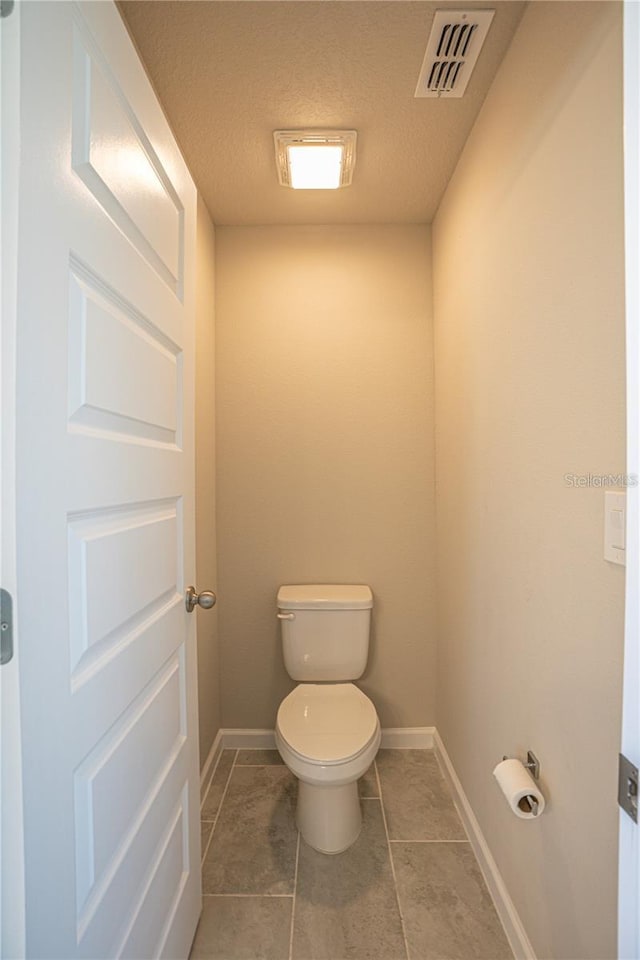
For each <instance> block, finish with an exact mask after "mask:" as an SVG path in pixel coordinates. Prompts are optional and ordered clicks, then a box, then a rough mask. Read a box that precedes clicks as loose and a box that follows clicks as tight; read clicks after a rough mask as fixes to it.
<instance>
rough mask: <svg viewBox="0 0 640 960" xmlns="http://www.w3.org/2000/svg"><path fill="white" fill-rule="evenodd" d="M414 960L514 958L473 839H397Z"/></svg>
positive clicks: (402, 901)
mask: <svg viewBox="0 0 640 960" xmlns="http://www.w3.org/2000/svg"><path fill="white" fill-rule="evenodd" d="M391 851H392V856H393V862H394V866H395V872H396V880H397V884H398V896H399V899H400V907H401V909H402V916H403V918H404V926H405V932H406V935H407V943H408V945H409V956H410V957H411V958H412V960H417V958H419V960H507V958H508V960H512V957H513V954H512V953H511V949H510V948H509V944H508V943H507V939H506V937H505V934H504V931H503V929H502V925H501V923H500V921H499V919H498V915H497V913H496V911H495V907H494V906H493V903H492V900H491V897H490V896H489V891H488V890H487V888H486V885H485V882H484V880H483V877H482V874H481V873H480V868H479V867H478V864H477V862H476V858H475V856H474V854H473V850H472V849H471V847H470V845H469V844H468V843H393V844H391Z"/></svg>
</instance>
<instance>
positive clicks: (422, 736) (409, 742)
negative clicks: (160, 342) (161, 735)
mask: <svg viewBox="0 0 640 960" xmlns="http://www.w3.org/2000/svg"><path fill="white" fill-rule="evenodd" d="M220 733H221V734H222V745H223V747H225V748H226V749H227V750H229V749H232V750H260V749H262V750H274V749H275V745H276V740H275V731H274V730H252V729H250V728H246V729H243V728H242V727H228V728H227V729H226V730H221V731H220ZM434 733H435V727H387V728H386V729H384V730H383V731H382V744H381V746H383V747H384V748H386V749H394V750H411V749H413V750H430V749H431V748H432V747H433V735H434Z"/></svg>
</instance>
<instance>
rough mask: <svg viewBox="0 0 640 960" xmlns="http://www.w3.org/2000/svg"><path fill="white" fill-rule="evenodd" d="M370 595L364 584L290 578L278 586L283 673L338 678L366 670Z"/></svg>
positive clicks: (295, 677) (354, 676) (302, 678)
mask: <svg viewBox="0 0 640 960" xmlns="http://www.w3.org/2000/svg"><path fill="white" fill-rule="evenodd" d="M372 607H373V595H372V593H371V590H370V588H369V587H367V586H365V585H363V584H345V583H338V584H335V583H334V584H326V583H321V584H317V583H313V584H294V585H289V586H283V587H280V589H279V591H278V617H279V619H280V625H281V629H282V648H283V652H284V664H285V667H286V668H287V673H288V674H289V676H290V677H291V678H292V679H293V680H299V681H302V682H304V681H307V682H311V681H319V680H332V681H334V682H342V681H347V680H357V679H358V677H361V676H362V674H363V673H364V670H365V667H366V665H367V657H368V655H369V628H370V623H371V608H372Z"/></svg>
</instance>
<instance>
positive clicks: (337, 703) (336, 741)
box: [276, 683, 380, 768]
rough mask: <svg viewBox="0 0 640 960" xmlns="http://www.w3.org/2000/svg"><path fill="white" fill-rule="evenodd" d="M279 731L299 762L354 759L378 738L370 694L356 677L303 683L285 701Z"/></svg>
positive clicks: (330, 762) (323, 763) (323, 764)
mask: <svg viewBox="0 0 640 960" xmlns="http://www.w3.org/2000/svg"><path fill="white" fill-rule="evenodd" d="M276 732H277V734H278V737H279V739H280V741H281V742H282V741H283V742H284V744H283V745H286V747H287V748H288V751H290V752H291V754H293V755H294V756H295V757H296V758H297V759H298V760H299V761H300V762H301V763H304V764H305V765H306V764H311V765H312V766H313V765H316V764H317V765H318V766H320V767H322V768H327V767H335V766H339V765H342V764H349V765H350V764H351V763H352V762H353V761H356V760H357V759H358V758H359V757H361V756H362V755H363V754H368V753H369V752H370V748H371V747H372V746H373V745H374V743H375V749H376V750H377V747H378V745H379V741H380V724H379V721H378V715H377V713H376V708H375V707H374V705H373V704H372V702H371V700H369V698H368V697H367V696H366V695H365V694H364V693H363V692H362V691H361V690H359V689H358V687H356V686H355V684H353V683H329V684H326V683H301V684H298V686H297V687H296V688H295V689H294V690H293V691H292V692H291V693H290V694H289V695H288V696H287V697H285V699H284V700H283V701H282V703H281V704H280V708H279V710H278V717H277V721H276Z"/></svg>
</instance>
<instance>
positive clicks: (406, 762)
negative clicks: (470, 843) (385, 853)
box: [376, 750, 467, 840]
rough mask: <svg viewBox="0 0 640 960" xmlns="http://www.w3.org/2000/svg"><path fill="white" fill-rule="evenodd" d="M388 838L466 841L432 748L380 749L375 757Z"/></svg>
mask: <svg viewBox="0 0 640 960" xmlns="http://www.w3.org/2000/svg"><path fill="white" fill-rule="evenodd" d="M376 763H377V766H378V773H379V774H380V787H381V790H382V802H383V804H384V810H385V814H386V817H387V826H388V828H389V838H390V839H391V840H466V839H467V836H466V834H465V832H464V827H463V826H462V823H461V821H460V817H459V816H458V813H457V811H456V808H455V806H454V805H453V800H452V798H451V794H450V792H449V788H448V786H447V783H446V781H445V779H444V777H443V776H442V774H441V772H440V768H439V766H438V761H437V760H436V758H435V754H434V753H433V751H432V750H380V751H379V753H378V756H377V758H376Z"/></svg>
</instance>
